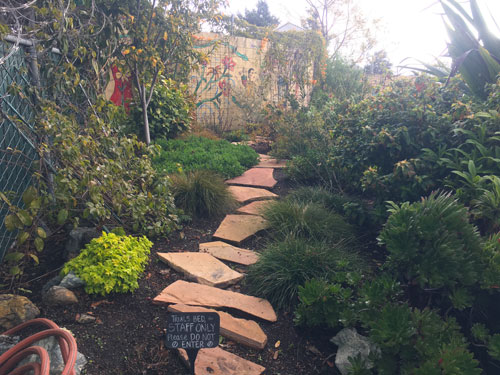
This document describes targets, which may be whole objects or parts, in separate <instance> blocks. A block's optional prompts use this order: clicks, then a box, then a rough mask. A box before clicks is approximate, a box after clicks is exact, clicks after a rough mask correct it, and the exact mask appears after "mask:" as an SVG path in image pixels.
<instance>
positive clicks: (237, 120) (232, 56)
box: [190, 33, 307, 131]
mask: <svg viewBox="0 0 500 375" xmlns="http://www.w3.org/2000/svg"><path fill="white" fill-rule="evenodd" d="M195 39H196V41H197V43H196V47H195V48H197V49H200V50H202V51H203V52H205V53H206V54H207V56H208V59H207V61H206V63H205V64H202V65H201V67H200V68H199V69H198V70H197V71H193V72H192V73H191V78H190V89H191V92H192V93H193V94H194V95H195V97H196V101H197V104H196V105H197V121H198V123H199V124H202V125H204V126H207V127H208V128H213V129H214V130H218V131H221V130H222V131H225V130H230V129H237V128H241V127H242V126H244V125H245V123H246V122H252V121H256V119H255V117H256V116H257V115H258V112H260V108H262V106H264V105H265V104H266V103H268V102H273V103H279V102H280V101H282V99H283V98H284V96H285V94H286V92H289V93H293V94H294V95H296V96H297V97H301V93H300V92H299V91H298V88H297V87H288V85H286V84H285V82H284V80H282V79H280V78H279V77H276V76H273V73H272V72H270V71H269V70H268V69H267V70H265V69H263V68H264V59H265V58H266V52H267V49H268V41H267V39H266V38H264V39H262V40H258V39H249V38H243V37H222V36H220V35H218V34H214V33H202V34H198V35H196V36H195ZM273 70H274V69H273ZM278 70H279V69H277V71H278ZM306 96H307V95H306ZM306 100H307V98H306Z"/></svg>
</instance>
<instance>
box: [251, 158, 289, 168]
mask: <svg viewBox="0 0 500 375" xmlns="http://www.w3.org/2000/svg"><path fill="white" fill-rule="evenodd" d="M254 168H286V161H285V160H277V159H271V158H268V159H260V162H259V164H257V165H256V166H255V167H254Z"/></svg>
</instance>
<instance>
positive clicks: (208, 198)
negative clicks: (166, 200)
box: [171, 171, 236, 217]
mask: <svg viewBox="0 0 500 375" xmlns="http://www.w3.org/2000/svg"><path fill="white" fill-rule="evenodd" d="M171 181H172V193H173V195H174V199H175V204H176V205H177V207H178V208H181V209H183V210H184V211H185V212H186V213H187V214H189V215H191V216H196V217H212V216H217V215H220V214H223V213H226V212H228V211H230V210H231V209H232V208H234V207H236V201H235V199H234V197H233V195H232V194H231V192H230V191H229V189H228V187H227V185H226V184H225V183H224V180H223V179H222V178H221V177H220V176H219V175H217V174H216V173H214V172H210V171H193V172H188V173H181V174H175V175H172V176H171Z"/></svg>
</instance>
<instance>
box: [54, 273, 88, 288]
mask: <svg viewBox="0 0 500 375" xmlns="http://www.w3.org/2000/svg"><path fill="white" fill-rule="evenodd" d="M59 286H62V287H63V288H66V289H71V290H73V289H78V288H81V287H82V286H85V281H83V280H82V279H80V278H79V277H78V276H76V275H75V274H74V273H73V272H70V273H68V274H67V275H66V276H64V278H63V279H62V280H61V282H60V283H59Z"/></svg>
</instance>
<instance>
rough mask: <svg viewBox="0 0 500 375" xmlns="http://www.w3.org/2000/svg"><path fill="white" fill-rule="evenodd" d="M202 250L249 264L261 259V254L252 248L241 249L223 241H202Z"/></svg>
mask: <svg viewBox="0 0 500 375" xmlns="http://www.w3.org/2000/svg"><path fill="white" fill-rule="evenodd" d="M200 252H202V253H209V254H211V255H212V256H214V257H216V258H218V259H222V260H227V261H229V262H233V263H238V264H243V265H245V266H249V265H251V264H254V263H256V262H257V261H258V260H259V254H258V253H256V252H255V251H252V250H247V249H241V248H239V247H236V246H233V245H230V244H228V243H225V242H222V241H213V242H205V243H200Z"/></svg>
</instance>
